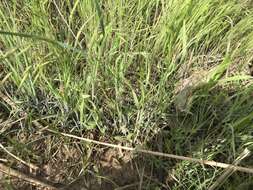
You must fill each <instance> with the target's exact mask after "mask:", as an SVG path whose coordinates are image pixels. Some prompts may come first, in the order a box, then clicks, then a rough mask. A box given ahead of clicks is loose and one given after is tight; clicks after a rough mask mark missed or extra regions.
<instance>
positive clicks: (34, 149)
mask: <svg viewBox="0 0 253 190" xmlns="http://www.w3.org/2000/svg"><path fill="white" fill-rule="evenodd" d="M252 60H253V2H252V0H103V1H102V0H101V1H99V0H95V1H94V0H75V1H72V0H62V1H57V0H33V1H32V0H22V1H20V0H2V1H1V2H0V79H1V81H0V91H1V93H3V94H5V95H6V96H8V97H9V98H10V99H11V100H12V101H13V102H14V103H15V108H14V107H13V106H10V105H9V104H8V103H6V102H5V101H4V100H3V99H1V102H0V122H1V123H0V143H1V144H3V146H4V147H6V148H7V149H8V150H9V151H10V152H12V153H13V154H15V155H17V156H18V157H19V158H22V160H25V161H26V162H31V163H34V164H35V165H37V166H39V167H40V168H41V170H42V171H41V172H42V173H43V172H45V171H44V169H43V168H44V167H45V166H47V167H49V165H50V164H49V163H51V165H50V167H52V168H53V167H55V168H53V169H56V170H57V169H58V173H61V177H60V178H57V177H55V176H56V174H51V175H53V176H51V178H50V179H51V180H52V181H55V182H60V183H63V184H67V183H69V182H71V181H73V180H74V179H77V178H78V177H79V176H82V175H86V174H87V173H88V174H90V173H93V174H94V175H93V178H96V177H94V176H99V175H102V174H101V173H100V166H99V164H98V162H99V156H98V155H102V154H103V151H104V148H102V147H99V146H94V145H92V144H86V143H80V142H79V141H77V140H72V139H68V138H65V137H62V136H60V135H56V134H51V133H48V132H46V131H43V130H42V131H41V130H40V129H38V128H36V126H34V124H33V121H35V120H36V121H39V122H40V123H41V124H42V125H43V126H44V127H46V126H48V127H49V128H52V129H54V130H58V131H61V132H66V133H69V134H75V135H78V136H84V137H88V138H94V139H96V140H100V141H103V142H110V143H114V144H122V145H125V146H134V147H136V146H143V147H145V148H147V149H149V150H156V151H161V152H165V153H172V154H178V155H184V156H190V157H195V158H201V159H209V160H215V161H220V162H225V163H233V162H234V160H235V159H236V158H237V157H238V156H239V155H240V154H241V153H242V152H243V150H244V149H245V148H248V149H250V148H251V147H252V146H253V114H252V113H253V77H252V74H253V71H252V66H251V64H252ZM24 112H25V113H26V115H25V117H24V115H23V114H22V113H24ZM22 117H23V119H21V118H22ZM17 120H18V121H17ZM63 150H64V151H63ZM68 152H70V153H68ZM69 154H70V155H69ZM0 155H1V156H0V158H2V159H7V160H8V165H9V166H11V167H14V168H15V167H16V168H19V166H20V163H19V162H18V161H16V160H15V159H13V158H12V157H10V156H9V155H8V154H6V152H4V151H2V150H1V149H0ZM59 155H61V156H62V157H61V156H59ZM78 155H79V156H78ZM140 157H141V156H140V155H135V156H134V160H135V161H136V163H137V164H138V166H139V169H140V168H142V167H144V166H145V171H146V170H147V171H146V172H144V173H145V175H139V176H142V177H140V179H141V180H140V179H138V178H137V182H140V181H141V183H140V184H141V185H137V186H136V189H138V188H139V189H173V190H176V189H203V190H204V189H208V187H210V186H211V185H212V184H213V183H214V182H215V181H216V180H217V179H218V177H219V176H220V175H222V173H223V171H224V170H223V169H219V168H211V167H208V166H201V165H199V164H193V163H190V162H185V161H184V162H182V161H176V160H169V159H161V158H159V157H150V156H147V157H144V158H140ZM62 159H63V160H62ZM64 159H66V160H64ZM140 159H143V160H144V162H143V163H148V164H143V163H142V164H141V162H139V161H138V160H140ZM52 163H54V164H52ZM252 164H253V163H252V157H251V159H250V157H248V158H245V159H244V160H242V161H241V163H240V164H239V165H244V166H246V167H250V166H252ZM73 166H75V167H74V168H73ZM148 166H150V168H148ZM140 170H141V169H140ZM140 172H141V171H138V172H137V173H140ZM42 176H43V175H42ZM143 176H144V177H143ZM145 176H146V177H145ZM147 176H149V177H147ZM119 178H120V177H119ZM0 180H1V179H0ZM252 180H253V177H252V175H250V174H244V173H240V172H236V173H234V174H233V175H232V176H230V177H229V178H228V179H225V180H224V183H223V184H220V187H221V189H236V187H237V186H239V185H241V186H242V185H243V184H247V183H249V182H250V181H252ZM114 183H117V180H114ZM4 184H5V187H6V189H7V188H11V186H10V184H12V183H11V182H10V181H9V182H5V183H4ZM127 184H128V183H127V182H126V183H125V184H124V185H127ZM16 185H17V184H16ZM18 185H20V184H18ZM22 185H24V184H23V183H22ZM14 186H15V183H14ZM26 187H27V186H26ZM129 189H131V188H129Z"/></svg>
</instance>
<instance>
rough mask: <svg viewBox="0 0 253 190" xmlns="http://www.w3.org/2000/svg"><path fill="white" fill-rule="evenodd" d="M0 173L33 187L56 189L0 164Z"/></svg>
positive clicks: (49, 184)
mask: <svg viewBox="0 0 253 190" xmlns="http://www.w3.org/2000/svg"><path fill="white" fill-rule="evenodd" d="M0 171H1V172H2V173H5V174H6V175H9V176H12V177H17V178H19V179H22V180H24V181H27V182H29V183H31V184H33V185H36V186H42V187H46V188H49V189H52V190H57V189H58V188H57V187H55V186H54V185H52V184H51V183H49V182H45V181H42V180H39V179H37V178H35V177H32V176H29V175H27V174H24V173H22V172H20V171H17V170H15V169H12V168H10V167H8V166H6V165H4V164H2V163H0Z"/></svg>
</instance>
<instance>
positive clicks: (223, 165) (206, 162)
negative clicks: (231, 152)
mask: <svg viewBox="0 0 253 190" xmlns="http://www.w3.org/2000/svg"><path fill="white" fill-rule="evenodd" d="M46 130H47V131H49V132H52V133H56V134H60V135H62V136H65V137H70V138H73V139H78V140H81V141H85V142H88V143H93V144H97V145H102V146H107V147H111V148H118V149H122V150H128V151H133V152H137V153H144V154H149V155H153V156H160V157H166V158H172V159H177V160H184V161H189V162H195V163H199V164H203V165H209V166H214V167H219V168H231V169H233V170H237V171H241V172H246V173H252V174H253V168H246V167H241V166H236V165H233V164H226V163H222V162H215V161H209V160H202V159H198V158H191V157H186V156H179V155H175V154H167V153H163V152H156V151H151V150H145V149H139V148H133V147H126V146H121V145H116V144H111V143H106V142H100V141H96V140H92V139H88V138H83V137H79V136H75V135H72V134H67V133H62V132H57V131H54V130H51V129H46Z"/></svg>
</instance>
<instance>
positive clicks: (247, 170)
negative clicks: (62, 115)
mask: <svg viewBox="0 0 253 190" xmlns="http://www.w3.org/2000/svg"><path fill="white" fill-rule="evenodd" d="M0 97H1V98H3V99H4V100H5V101H6V102H7V103H8V102H10V106H12V105H13V104H14V105H15V103H13V102H12V101H11V100H10V99H9V98H8V97H7V96H5V95H4V94H3V93H1V92H0ZM33 123H34V125H35V126H36V127H38V128H39V129H41V128H43V126H42V125H41V124H40V123H39V122H38V121H37V120H35V121H34V122H33ZM45 130H46V131H49V132H52V133H55V134H60V135H62V136H65V137H69V138H73V139H78V140H81V141H85V142H88V143H93V144H97V145H102V146H107V147H111V148H117V149H122V150H128V151H133V152H137V153H145V154H149V155H153V156H160V157H166V158H171V159H177V160H185V161H189V162H195V163H199V164H202V165H209V166H214V167H219V168H231V169H233V170H235V171H236V170H237V171H241V172H245V173H252V174H253V168H246V167H241V166H236V165H233V164H226V163H222V162H215V161H209V160H202V159H198V158H191V157H186V156H179V155H175V154H167V153H163V152H156V151H151V150H145V149H139V148H133V147H126V146H120V145H115V144H111V143H106V142H100V141H96V140H92V139H88V138H84V137H79V136H75V135H72V134H68V133H62V132H58V131H54V130H52V129H48V128H45Z"/></svg>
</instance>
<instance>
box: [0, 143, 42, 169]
mask: <svg viewBox="0 0 253 190" xmlns="http://www.w3.org/2000/svg"><path fill="white" fill-rule="evenodd" d="M0 148H1V149H3V151H5V152H6V153H7V154H9V155H10V156H11V157H13V158H15V159H16V160H18V161H19V162H21V163H23V164H24V165H26V166H27V167H29V168H30V169H33V170H38V169H39V167H38V166H35V165H34V164H31V163H27V162H26V161H24V160H22V159H21V158H19V157H18V156H16V155H14V154H12V153H11V152H10V151H9V150H7V149H6V148H5V147H4V146H3V145H2V144H1V143H0Z"/></svg>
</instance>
